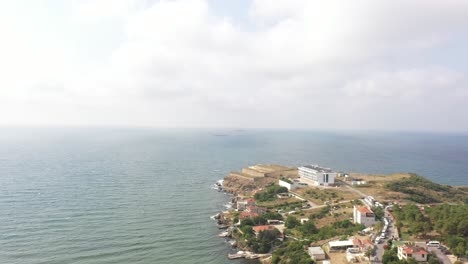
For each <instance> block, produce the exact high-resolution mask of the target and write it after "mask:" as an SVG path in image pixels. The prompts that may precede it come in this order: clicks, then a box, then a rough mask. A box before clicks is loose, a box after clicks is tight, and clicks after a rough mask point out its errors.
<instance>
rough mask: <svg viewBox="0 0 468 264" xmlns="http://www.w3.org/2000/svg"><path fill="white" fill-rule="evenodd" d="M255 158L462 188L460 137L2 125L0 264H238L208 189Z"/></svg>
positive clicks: (466, 140)
mask: <svg viewBox="0 0 468 264" xmlns="http://www.w3.org/2000/svg"><path fill="white" fill-rule="evenodd" d="M258 163H264V164H270V163H277V164H283V165H289V166H299V165H304V164H319V165H322V166H326V167H331V168H333V169H334V170H337V171H344V172H363V173H397V172H414V173H417V174H420V175H423V176H425V177H427V178H429V179H431V180H433V181H435V182H438V183H442V184H451V185H468V177H467V172H468V135H467V134H434V133H409V132H406V133H403V132H378V131H367V132H353V131H341V132H340V131H306V130H301V131H299V130H297V131H292V130H249V129H245V130H239V129H237V130H234V129H152V128H26V127H21V128H1V129H0V263H4V264H46V263H47V264H64V263H65V264H98V263H99V264H106V263H109V264H111V263H112V264H124V263H125V264H127V263H141V264H153V263H158V264H165V263H177V264H183V263H213V264H223V263H247V262H246V261H245V260H228V259H227V258H226V255H227V254H228V253H229V252H230V250H231V249H230V246H229V244H228V243H227V242H226V241H225V239H224V238H220V237H218V236H217V235H218V234H219V233H220V230H218V229H217V227H216V223H215V222H214V221H213V220H211V219H210V216H212V215H214V214H216V213H217V212H219V211H220V210H224V209H225V207H224V206H225V205H226V203H227V202H228V201H229V199H230V196H229V195H227V194H224V193H222V192H218V191H216V190H213V189H212V186H213V183H215V182H216V181H217V180H219V179H222V178H223V177H224V176H226V175H227V174H228V173H229V172H230V171H236V170H240V169H241V168H242V167H246V166H249V165H254V164H258Z"/></svg>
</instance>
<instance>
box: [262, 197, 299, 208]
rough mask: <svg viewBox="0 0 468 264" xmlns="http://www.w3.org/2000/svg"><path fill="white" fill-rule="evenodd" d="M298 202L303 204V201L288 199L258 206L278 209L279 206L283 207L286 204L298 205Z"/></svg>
mask: <svg viewBox="0 0 468 264" xmlns="http://www.w3.org/2000/svg"><path fill="white" fill-rule="evenodd" d="M297 202H301V200H299V199H297V198H294V197H291V198H288V199H276V200H274V201H267V202H257V204H258V205H259V206H265V207H277V206H281V205H284V204H286V203H289V204H291V203H297Z"/></svg>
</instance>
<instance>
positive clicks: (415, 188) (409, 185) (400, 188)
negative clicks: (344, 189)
mask: <svg viewBox="0 0 468 264" xmlns="http://www.w3.org/2000/svg"><path fill="white" fill-rule="evenodd" d="M350 176H351V177H352V178H357V179H361V180H364V181H366V182H367V184H366V185H364V186H360V185H354V186H353V188H354V189H356V190H359V191H361V192H363V193H366V194H368V195H372V196H374V198H375V199H377V200H379V201H392V202H393V201H405V200H406V201H412V202H416V203H422V204H424V203H444V202H448V203H464V202H467V197H468V190H467V188H465V187H451V186H448V185H442V184H437V183H434V182H431V181H429V180H427V179H426V178H424V177H421V176H418V175H416V174H409V173H398V174H390V175H367V174H358V173H352V174H351V175H350Z"/></svg>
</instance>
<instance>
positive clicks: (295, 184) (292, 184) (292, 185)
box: [278, 179, 308, 191]
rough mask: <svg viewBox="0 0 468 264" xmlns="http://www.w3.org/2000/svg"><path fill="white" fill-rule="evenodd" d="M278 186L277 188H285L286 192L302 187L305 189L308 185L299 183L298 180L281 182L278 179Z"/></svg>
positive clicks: (281, 180)
mask: <svg viewBox="0 0 468 264" xmlns="http://www.w3.org/2000/svg"><path fill="white" fill-rule="evenodd" d="M278 185H279V186H282V187H286V188H288V190H290V191H291V190H295V189H297V188H303V187H307V186H308V184H307V183H304V182H300V181H299V180H296V179H294V180H291V179H288V180H283V179H279V180H278Z"/></svg>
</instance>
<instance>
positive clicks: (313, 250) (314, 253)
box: [307, 247, 325, 260]
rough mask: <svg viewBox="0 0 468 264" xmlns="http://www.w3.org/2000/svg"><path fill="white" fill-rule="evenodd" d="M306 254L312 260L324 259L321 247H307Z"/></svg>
mask: <svg viewBox="0 0 468 264" xmlns="http://www.w3.org/2000/svg"><path fill="white" fill-rule="evenodd" d="M307 252H308V253H309V255H310V257H311V258H312V259H313V260H323V259H325V251H323V249H322V248H321V247H309V249H308V250H307Z"/></svg>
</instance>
